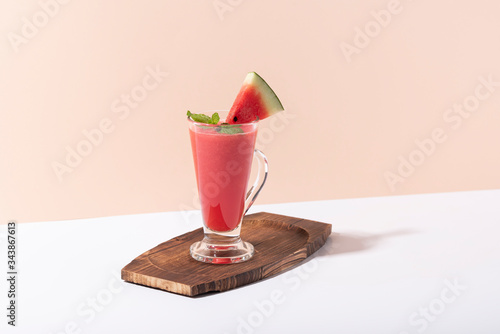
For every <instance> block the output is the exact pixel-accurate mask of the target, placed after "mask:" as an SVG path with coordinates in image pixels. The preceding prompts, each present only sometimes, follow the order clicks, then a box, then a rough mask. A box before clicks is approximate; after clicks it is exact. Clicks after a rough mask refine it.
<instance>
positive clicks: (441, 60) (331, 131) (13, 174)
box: [0, 0, 500, 223]
mask: <svg viewBox="0 0 500 334" xmlns="http://www.w3.org/2000/svg"><path fill="white" fill-rule="evenodd" d="M63 2H64V3H63ZM43 8H45V9H43ZM381 10H383V11H382V12H381ZM389 10H390V11H389ZM372 11H375V12H374V13H375V14H374V13H373V12H372ZM391 11H392V13H391ZM47 13H48V14H47ZM377 13H378V14H377ZM49 14H50V15H49ZM387 14H390V17H389V16H388V15H387ZM499 15H500V2H498V1H494V0H491V1H485V0H483V1H466V0H463V1H430V0H414V1H408V0H401V1H346V0H344V1H340V0H339V1H264V0H260V1H240V0H220V1H210V0H209V1H207V0H203V1H200V0H196V1H194V0H193V1H165V0H154V1H98V0H86V1H77V0H74V1H67V0H65V1H62V0H61V1H60V2H56V1H55V0H42V1H40V2H37V1H2V2H1V5H0V25H1V26H0V34H1V35H2V36H3V37H2V39H1V43H0V57H1V59H0V60H1V62H0V113H1V117H0V190H1V192H0V222H2V223H5V222H6V220H7V219H16V220H18V221H19V222H30V221H45V220H59V219H72V218H84V217H98V216H107V215H119V214H132V213H143V212H158V211H167V210H188V209H195V208H197V205H196V200H195V198H196V192H195V178H194V169H193V166H192V157H191V151H190V145H189V136H188V132H187V127H186V124H185V123H186V122H185V118H184V115H185V112H186V110H187V109H190V110H192V111H201V110H206V109H221V108H229V107H230V106H231V103H232V101H233V99H234V97H235V96H236V93H237V91H238V89H239V87H240V84H241V82H242V81H243V79H244V76H245V74H246V73H247V72H248V71H253V70H254V71H257V72H258V73H259V74H261V75H262V76H263V77H264V78H265V79H266V80H267V81H268V82H269V83H270V85H271V86H272V87H273V88H274V89H275V91H276V93H277V94H278V96H279V97H280V98H281V101H282V102H283V104H284V106H285V108H286V109H287V110H286V114H282V115H280V117H278V116H275V117H276V118H274V119H268V120H265V121H263V122H262V124H261V133H260V137H259V141H258V145H257V146H258V147H259V148H261V149H262V150H263V151H265V153H266V154H267V156H268V158H269V161H270V164H271V175H270V178H269V183H268V184H267V186H266V188H265V190H264V191H263V192H262V195H261V196H260V198H259V200H258V201H257V203H279V202H290V201H311V200H322V199H335V198H349V197H365V196H386V195H400V194H413V193H427V192H445V191H459V190H472V189H491V188H498V187H499V186H500V176H499V172H498V171H499V170H500V158H499V153H498V144H499V141H500V131H499V130H500V126H499V125H500V115H499V111H500V86H494V84H490V85H489V86H485V85H484V84H481V80H483V81H484V80H487V79H488V77H490V81H500V65H499V64H500V63H499V59H500V43H499V41H500V38H499V37H500V20H498V17H499ZM375 17H378V19H379V21H380V22H381V23H377V21H376V18H375ZM31 24H36V25H38V27H37V26H36V25H34V26H31V27H30V25H31ZM30 28H31V29H30ZM358 29H360V30H365V29H368V32H369V34H370V35H371V37H370V36H368V35H367V36H362V35H360V33H359V31H360V30H358ZM370 29H371V30H370ZM342 48H343V49H344V51H342ZM354 48H356V49H354ZM346 50H350V52H351V54H350V55H347V53H348V52H347V51H346ZM353 50H354V51H353ZM346 52H347V53H346ZM148 71H149V72H151V71H159V72H162V73H163V74H161V73H160V75H159V77H157V81H153V80H152V79H151V78H149V77H148V73H149V72H148ZM166 72H168V75H165V74H164V73H166ZM481 78H483V79H481ZM144 79H146V85H147V86H148V87H149V89H150V90H144V89H143V88H141V85H143V80H144ZM153 86H154V87H153ZM478 86H479V88H477V87H478ZM488 89H489V90H488ZM131 92H134V93H135V96H136V97H140V99H143V100H142V101H139V102H138V103H137V106H135V107H134V108H129V111H130V113H129V114H126V112H127V108H128V107H124V106H125V104H124V103H123V102H121V101H120V99H121V98H122V94H130V93H131ZM141 93H143V95H141ZM144 93H146V95H144ZM463 103H469V106H468V108H469V109H471V110H473V111H472V112H470V113H467V114H466V113H464V115H466V116H460V117H458V116H457V115H458V114H452V112H453V111H447V110H448V109H449V108H453V106H454V104H463ZM475 103H477V104H475ZM120 107H121V109H120ZM114 111H118V112H114ZM452 117H453V118H452ZM102 122H104V126H103V128H104V129H107V130H108V132H109V133H105V134H103V137H102V138H99V136H97V137H96V138H97V139H96V140H95V142H96V143H97V144H96V145H93V146H92V147H90V149H89V148H88V147H87V151H89V150H90V153H89V154H88V155H87V156H85V157H83V158H82V160H81V161H80V162H79V163H78V164H76V166H75V167H74V168H71V172H69V171H68V170H69V169H67V170H66V172H64V173H63V174H62V175H59V176H60V177H58V176H57V173H56V172H55V171H54V167H53V164H54V163H55V162H57V163H59V164H61V165H62V164H66V162H65V159H66V155H67V149H68V147H69V148H70V149H73V150H76V149H77V148H78V145H81V146H82V145H83V146H82V147H83V148H85V147H84V146H85V145H86V144H85V142H84V141H85V140H86V137H85V135H84V134H83V133H82V131H84V130H88V131H90V130H92V129H94V128H98V127H99V126H100V125H102V124H101V123H102ZM106 122H107V123H106ZM111 130H112V131H111ZM433 133H434V136H435V138H434V139H433V140H436V141H437V143H435V144H434V147H432V145H431V144H429V140H431V138H433ZM416 140H417V141H418V140H420V141H424V142H426V143H427V145H428V146H426V147H427V155H424V153H419V151H418V150H419V148H418V146H417V144H416V143H415V141H416ZM87 153H88V152H87ZM401 159H405V160H409V159H411V161H413V164H414V165H417V166H413V167H412V166H409V165H408V164H409V163H411V162H409V163H404V164H406V165H405V166H403V167H402V166H400V165H401V164H403V163H401ZM59 166H60V165H59ZM398 167H399V169H400V171H399V172H398ZM405 168H406V169H405ZM388 173H393V174H388ZM398 173H399V174H398ZM388 175H391V176H390V177H391V178H392V180H393V181H394V180H395V181H394V182H393V183H392V186H391V183H390V182H388V180H387V177H388ZM396 175H399V176H397V177H398V178H395V177H396Z"/></svg>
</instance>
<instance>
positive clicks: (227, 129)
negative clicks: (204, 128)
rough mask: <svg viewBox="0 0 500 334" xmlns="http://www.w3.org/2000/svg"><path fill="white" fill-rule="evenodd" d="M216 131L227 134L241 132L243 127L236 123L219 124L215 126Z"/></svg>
mask: <svg viewBox="0 0 500 334" xmlns="http://www.w3.org/2000/svg"><path fill="white" fill-rule="evenodd" d="M216 131H217V132H219V133H225V134H228V135H234V134H237V133H243V129H242V128H241V127H240V126H238V125H229V126H219V127H217V129H216Z"/></svg>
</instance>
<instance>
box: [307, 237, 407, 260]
mask: <svg viewBox="0 0 500 334" xmlns="http://www.w3.org/2000/svg"><path fill="white" fill-rule="evenodd" d="M413 233H416V231H412V230H396V231H392V232H389V233H384V234H361V233H357V234H354V233H336V232H333V233H332V234H331V235H330V236H329V237H328V239H326V242H325V244H324V245H323V247H321V248H320V249H319V250H318V251H317V252H316V253H315V254H313V255H312V256H311V257H310V258H315V257H321V256H333V255H336V254H344V253H353V252H361V251H365V250H368V249H370V248H373V247H375V246H376V245H377V244H379V243H380V242H382V241H383V240H385V239H388V238H392V237H398V236H401V235H407V234H413Z"/></svg>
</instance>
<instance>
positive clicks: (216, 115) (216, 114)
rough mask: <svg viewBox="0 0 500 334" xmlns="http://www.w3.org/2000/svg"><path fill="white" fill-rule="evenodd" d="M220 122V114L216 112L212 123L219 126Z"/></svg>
mask: <svg viewBox="0 0 500 334" xmlns="http://www.w3.org/2000/svg"><path fill="white" fill-rule="evenodd" d="M219 120H220V117H219V114H218V113H216V112H215V113H214V114H213V115H212V123H211V124H217V123H219Z"/></svg>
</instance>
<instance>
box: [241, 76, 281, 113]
mask: <svg viewBox="0 0 500 334" xmlns="http://www.w3.org/2000/svg"><path fill="white" fill-rule="evenodd" d="M243 83H244V84H248V85H252V86H256V87H258V90H259V91H260V93H261V96H262V100H263V102H264V104H265V105H266V107H267V108H268V110H269V113H270V114H274V113H277V112H278V111H282V110H284V108H283V105H282V104H281V101H280V99H279V98H278V96H277V95H276V93H275V92H274V91H273V90H272V88H271V87H270V86H269V85H268V84H267V82H266V81H265V80H264V79H262V77H261V76H260V75H258V74H257V73H256V72H250V73H248V74H247V76H246V77H245V80H244V81H243Z"/></svg>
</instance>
